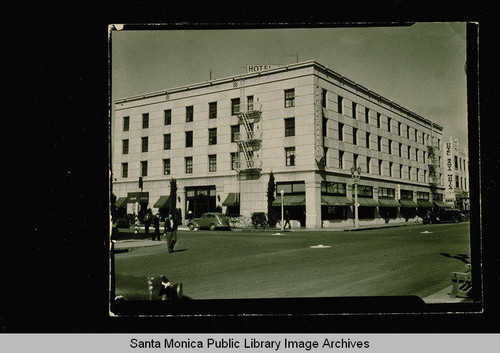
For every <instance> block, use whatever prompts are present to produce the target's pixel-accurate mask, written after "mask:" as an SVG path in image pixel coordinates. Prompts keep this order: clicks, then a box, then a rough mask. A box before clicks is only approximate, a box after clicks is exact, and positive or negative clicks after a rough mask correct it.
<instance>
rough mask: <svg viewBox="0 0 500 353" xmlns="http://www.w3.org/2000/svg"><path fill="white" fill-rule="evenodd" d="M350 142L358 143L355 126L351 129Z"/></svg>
mask: <svg viewBox="0 0 500 353" xmlns="http://www.w3.org/2000/svg"><path fill="white" fill-rule="evenodd" d="M352 144H353V145H357V144H358V129H356V128H353V129H352Z"/></svg>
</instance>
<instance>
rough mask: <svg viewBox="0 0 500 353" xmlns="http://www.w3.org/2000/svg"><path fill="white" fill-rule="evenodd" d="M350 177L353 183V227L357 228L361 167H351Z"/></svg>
mask: <svg viewBox="0 0 500 353" xmlns="http://www.w3.org/2000/svg"><path fill="white" fill-rule="evenodd" d="M351 177H352V182H353V184H354V228H359V217H358V207H359V203H358V182H359V179H361V167H358V168H357V169H356V168H355V167H352V168H351Z"/></svg>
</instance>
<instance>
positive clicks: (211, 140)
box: [208, 127, 217, 145]
mask: <svg viewBox="0 0 500 353" xmlns="http://www.w3.org/2000/svg"><path fill="white" fill-rule="evenodd" d="M208 144H209V145H216V144H217V128H216V127H214V128H212V129H208Z"/></svg>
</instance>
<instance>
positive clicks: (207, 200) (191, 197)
mask: <svg viewBox="0 0 500 353" xmlns="http://www.w3.org/2000/svg"><path fill="white" fill-rule="evenodd" d="M216 205H217V202H216V189H215V185H210V186H196V187H186V214H187V213H188V212H189V211H191V212H192V214H193V217H196V218H197V217H201V215H202V214H203V213H205V212H213V211H215V206H216Z"/></svg>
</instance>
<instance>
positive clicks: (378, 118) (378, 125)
mask: <svg viewBox="0 0 500 353" xmlns="http://www.w3.org/2000/svg"><path fill="white" fill-rule="evenodd" d="M377 127H378V128H379V129H380V113H377Z"/></svg>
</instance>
